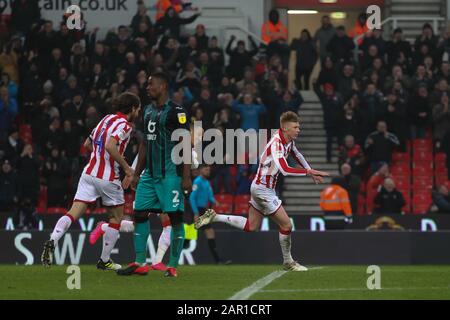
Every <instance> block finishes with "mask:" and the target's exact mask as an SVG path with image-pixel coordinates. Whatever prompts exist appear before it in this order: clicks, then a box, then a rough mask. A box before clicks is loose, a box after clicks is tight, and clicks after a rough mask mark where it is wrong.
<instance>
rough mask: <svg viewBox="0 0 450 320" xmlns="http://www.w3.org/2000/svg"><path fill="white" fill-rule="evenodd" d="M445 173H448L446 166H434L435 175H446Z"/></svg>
mask: <svg viewBox="0 0 450 320" xmlns="http://www.w3.org/2000/svg"><path fill="white" fill-rule="evenodd" d="M447 173H448V170H447V168H446V167H435V168H434V174H435V175H436V176H438V175H439V176H445V177H447Z"/></svg>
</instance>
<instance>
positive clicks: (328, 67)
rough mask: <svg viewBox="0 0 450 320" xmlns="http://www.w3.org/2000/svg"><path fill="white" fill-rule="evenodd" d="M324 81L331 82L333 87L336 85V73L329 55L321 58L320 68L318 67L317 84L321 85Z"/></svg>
mask: <svg viewBox="0 0 450 320" xmlns="http://www.w3.org/2000/svg"><path fill="white" fill-rule="evenodd" d="M313 82H314V81H313ZM325 83H330V84H332V85H333V87H334V88H337V87H338V74H337V72H336V69H335V67H334V64H333V60H331V57H330V56H326V57H324V58H323V60H322V68H321V69H320V73H319V78H317V84H318V85H319V86H323V85H324V84H325Z"/></svg>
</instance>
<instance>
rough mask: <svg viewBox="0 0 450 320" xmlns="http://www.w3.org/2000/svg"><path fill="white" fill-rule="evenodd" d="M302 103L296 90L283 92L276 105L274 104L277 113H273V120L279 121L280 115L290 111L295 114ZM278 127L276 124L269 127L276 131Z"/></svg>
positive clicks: (301, 98)
mask: <svg viewBox="0 0 450 320" xmlns="http://www.w3.org/2000/svg"><path fill="white" fill-rule="evenodd" d="M302 103H303V97H302V96H301V94H300V92H299V91H298V90H296V89H294V90H284V91H283V92H282V94H281V95H280V96H279V100H278V103H277V104H276V110H277V111H276V113H275V114H276V116H275V118H276V119H280V116H281V114H282V113H284V112H287V111H292V112H294V113H296V114H297V113H298V111H299V109H300V105H301V104H302ZM277 122H279V121H276V123H277ZM279 126H280V124H279V123H278V124H277V125H275V126H270V128H272V129H278V128H279Z"/></svg>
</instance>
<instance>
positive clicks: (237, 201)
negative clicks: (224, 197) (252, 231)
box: [233, 194, 250, 215]
mask: <svg viewBox="0 0 450 320" xmlns="http://www.w3.org/2000/svg"><path fill="white" fill-rule="evenodd" d="M249 201H250V195H247V194H245V195H237V196H235V197H234V210H233V212H234V214H240V215H246V214H247V213H248V202H249Z"/></svg>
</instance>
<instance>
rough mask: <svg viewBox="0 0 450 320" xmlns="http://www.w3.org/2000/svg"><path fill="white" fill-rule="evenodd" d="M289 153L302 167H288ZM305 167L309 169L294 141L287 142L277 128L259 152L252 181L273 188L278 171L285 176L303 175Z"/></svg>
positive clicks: (305, 170)
mask: <svg viewBox="0 0 450 320" xmlns="http://www.w3.org/2000/svg"><path fill="white" fill-rule="evenodd" d="M289 154H291V155H292V156H293V157H294V159H295V160H296V161H297V162H298V163H299V164H300V165H302V166H303V168H304V169H302V168H293V167H290V166H289V165H288V163H287V161H286V159H287V157H288V156H289ZM307 169H311V167H310V166H309V164H308V162H307V161H306V160H305V158H304V157H303V155H302V154H301V153H300V152H299V151H298V149H297V147H296V146H295V142H294V141H291V142H289V143H287V142H286V140H285V139H284V137H283V134H282V133H281V130H278V132H277V133H276V134H274V135H273V137H272V138H271V139H270V141H269V143H268V144H267V145H266V147H265V149H264V152H263V153H262V154H261V159H260V162H259V166H258V171H257V174H256V177H255V179H254V180H253V182H254V183H256V184H258V185H264V186H266V187H267V188H271V189H275V186H276V185H277V180H278V175H279V174H280V172H281V173H282V174H283V175H285V176H286V175H289V176H305V175H306V173H307Z"/></svg>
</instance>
